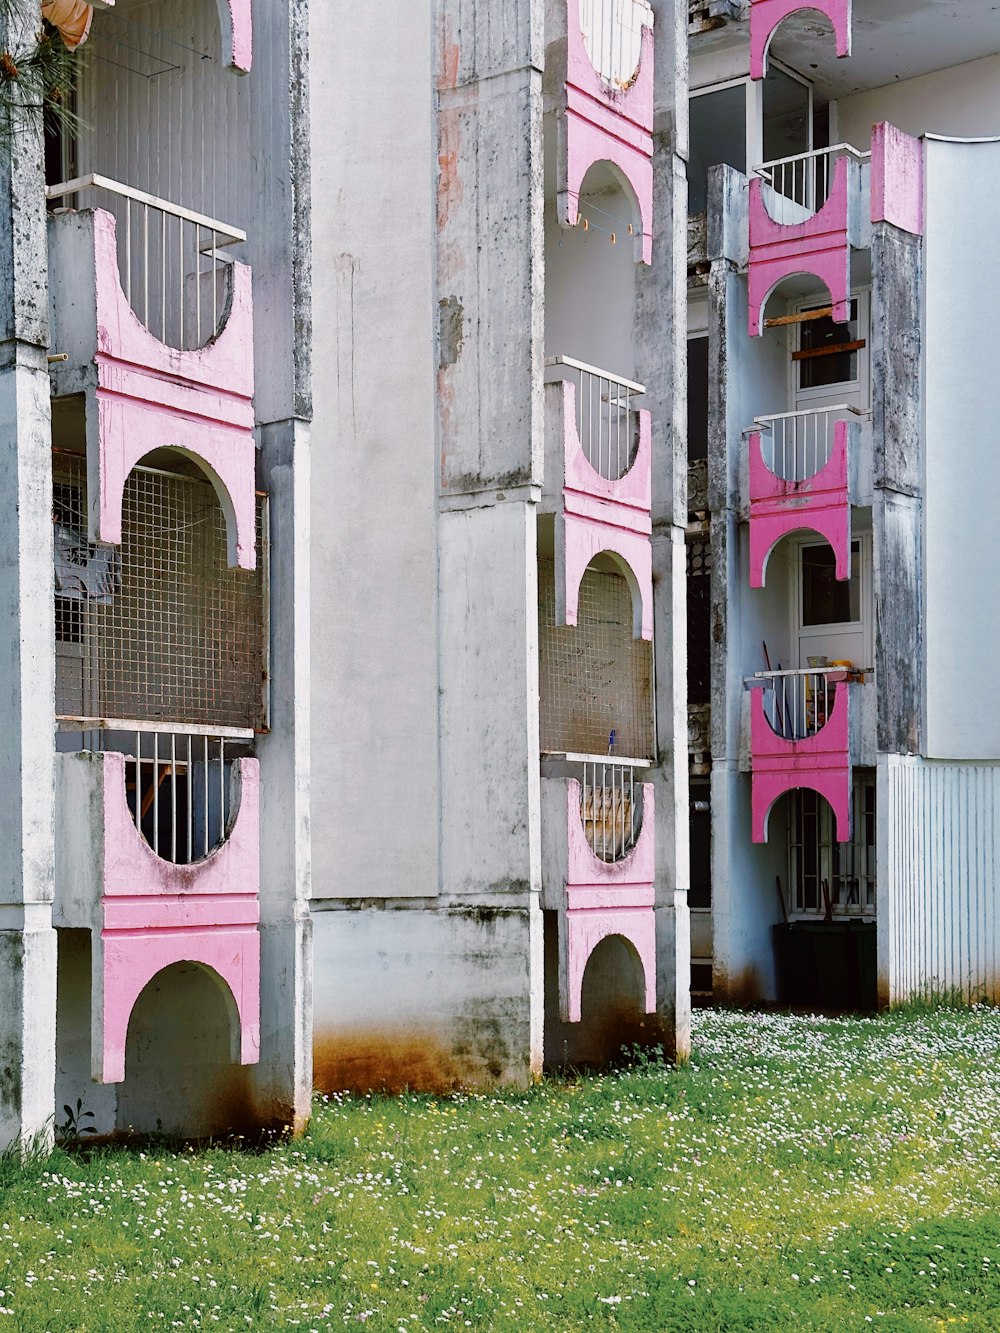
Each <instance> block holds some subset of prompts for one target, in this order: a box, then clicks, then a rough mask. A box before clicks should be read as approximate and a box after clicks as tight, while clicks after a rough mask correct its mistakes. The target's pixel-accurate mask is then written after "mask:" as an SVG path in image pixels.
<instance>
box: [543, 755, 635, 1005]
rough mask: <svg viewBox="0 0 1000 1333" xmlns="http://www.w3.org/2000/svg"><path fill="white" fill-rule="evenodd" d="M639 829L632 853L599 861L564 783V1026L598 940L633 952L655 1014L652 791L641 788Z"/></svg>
mask: <svg viewBox="0 0 1000 1333" xmlns="http://www.w3.org/2000/svg"><path fill="white" fill-rule="evenodd" d="M642 792H643V798H642V799H643V819H642V828H641V829H640V832H639V837H638V839H637V841H636V845H635V847H634V848H633V850H632V851H631V853H630V854H629V855H628V856H626V857H624V858H623V859H622V860H621V861H612V862H609V861H602V860H601V858H600V857H598V856H595V855H594V853H593V852H592V851H591V850H590V848H589V846H588V845H587V841H586V838H585V836H584V831H583V823H582V821H581V819H580V795H581V788H580V783H579V782H577V781H575V780H574V779H570V781H568V782H567V784H566V832H567V839H568V848H569V862H568V870H567V883H566V911H565V913H564V914H563V915H562V918H561V947H562V948H563V949H564V955H563V962H564V967H563V969H562V971H563V975H564V977H565V987H564V991H563V994H562V996H561V1011H562V1017H563V1021H564V1022H568V1023H579V1022H580V1020H581V1018H582V1000H583V977H584V973H585V972H586V970H587V963H588V961H589V960H590V956H591V954H592V953H593V952H594V950H595V949H596V948H597V946H598V944H600V943H601V941H602V940H605V939H608V938H609V937H610V936H612V935H620V936H622V938H623V939H626V940H628V942H629V943H630V944H631V945H632V947H633V949H634V950H635V952H636V955H637V957H638V959H639V962H640V964H641V966H642V970H643V980H644V987H645V1006H646V1013H653V1012H654V1011H655V1009H656V919H655V916H654V913H653V904H654V900H655V890H654V876H655V855H654V838H653V829H654V822H655V800H654V794H653V787H652V785H650V784H648V783H647V784H644V785H643V788H642Z"/></svg>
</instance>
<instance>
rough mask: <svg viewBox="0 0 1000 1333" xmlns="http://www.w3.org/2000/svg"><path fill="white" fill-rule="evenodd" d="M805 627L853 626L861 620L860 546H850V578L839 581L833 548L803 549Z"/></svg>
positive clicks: (807, 547) (853, 544)
mask: <svg viewBox="0 0 1000 1333" xmlns="http://www.w3.org/2000/svg"><path fill="white" fill-rule="evenodd" d="M801 586H802V624H803V626H807V625H853V624H857V623H858V622H859V621H860V620H861V543H860V542H858V541H855V542H851V574H850V578H848V579H846V580H843V581H842V580H839V579H838V578H837V557H836V555H835V553H834V550H833V547H832V546H828V545H826V543H824V544H823V545H822V546H803V547H802V580H801Z"/></svg>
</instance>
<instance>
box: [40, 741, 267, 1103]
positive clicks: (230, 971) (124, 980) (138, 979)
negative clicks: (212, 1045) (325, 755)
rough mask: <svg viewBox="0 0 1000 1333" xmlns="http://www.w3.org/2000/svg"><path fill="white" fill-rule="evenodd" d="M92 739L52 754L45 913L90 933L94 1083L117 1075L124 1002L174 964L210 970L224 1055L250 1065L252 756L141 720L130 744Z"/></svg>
mask: <svg viewBox="0 0 1000 1333" xmlns="http://www.w3.org/2000/svg"><path fill="white" fill-rule="evenodd" d="M103 744H105V745H107V746H108V747H109V748H106V749H103V750H100V751H97V752H94V753H90V752H82V753H75V754H59V755H58V756H57V783H56V830H57V838H56V849H57V850H56V886H55V887H56V894H55V907H54V921H55V924H56V925H57V926H60V927H67V928H76V929H87V930H89V931H90V932H91V937H92V942H93V945H92V947H93V962H92V969H93V972H92V975H93V982H92V997H93V998H92V1045H91V1062H92V1072H93V1077H94V1079H95V1080H96V1081H97V1082H99V1083H119V1082H121V1081H122V1080H123V1079H124V1078H125V1075H126V1068H125V1047H126V1039H127V1035H128V1026H129V1019H130V1016H131V1013H132V1010H133V1008H134V1006H135V1003H136V1001H137V1000H138V998H139V995H140V994H141V992H142V991H143V989H144V988H145V987H146V986H147V985H148V984H149V982H150V981H152V980H153V978H154V977H155V976H157V974H158V973H160V972H162V971H163V970H164V969H165V968H167V967H170V966H172V965H173V964H175V963H182V962H188V963H195V964H197V965H199V966H200V967H202V968H204V969H205V971H206V972H208V973H209V974H210V975H211V976H212V977H214V979H215V980H216V982H217V983H218V985H219V987H220V988H221V990H222V992H223V994H224V996H225V998H226V1000H227V1003H228V1007H229V1010H230V1015H231V1022H230V1034H231V1039H232V1058H233V1061H234V1062H235V1063H240V1064H254V1063H256V1061H257V1059H258V1057H259V1049H260V937H259V934H258V922H259V919H260V910H259V892H260V835H259V825H260V795H259V774H258V766H257V761H256V760H255V759H252V758H249V757H246V756H244V757H237V755H238V751H239V749H240V748H241V747H240V745H239V743H238V741H236V740H235V739H233V738H232V737H230V738H229V739H227V738H226V737H225V736H215V737H211V738H210V737H208V736H207V735H194V736H192V735H190V734H188V735H177V734H175V733H168V734H165V733H161V732H159V731H157V730H156V729H154V728H150V727H146V728H144V729H142V730H139V731H137V732H133V733H132V736H131V739H128V738H127V737H126V736H125V735H124V733H119V734H118V735H115V734H114V733H105V734H104V736H103ZM116 744H117V745H118V746H119V747H120V748H118V749H112V748H110V746H112V745H116ZM244 748H245V747H244ZM227 754H228V755H229V756H231V757H229V758H227Z"/></svg>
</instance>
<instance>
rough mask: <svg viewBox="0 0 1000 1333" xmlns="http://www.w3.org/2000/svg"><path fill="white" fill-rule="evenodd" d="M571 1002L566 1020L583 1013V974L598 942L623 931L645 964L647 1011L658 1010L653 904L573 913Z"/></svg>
mask: <svg viewBox="0 0 1000 1333" xmlns="http://www.w3.org/2000/svg"><path fill="white" fill-rule="evenodd" d="M566 930H567V949H568V962H569V966H568V969H567V971H568V986H569V997H568V998H569V1005H568V1014H567V1017H566V1021H567V1022H570V1023H579V1022H580V1020H581V1019H582V1017H583V977H584V973H585V972H586V970H587V963H588V962H589V961H590V956H591V954H592V953H593V952H594V950H595V949H596V948H597V946H598V945H599V944H600V943H601V942H602V941H603V940H606V939H610V938H611V936H613V935H620V936H621V937H622V938H623V939H625V940H627V941H628V943H629V944H631V946H632V948H633V949H634V950H635V953H636V957H637V958H638V961H639V964H640V966H641V967H642V974H643V983H644V987H645V1005H646V1013H647V1014H652V1013H655V1012H656V921H655V918H654V916H653V909H652V907H648V908H639V909H632V908H618V909H613V910H610V911H606V912H601V913H599V914H592V913H589V912H588V913H579V914H573V913H571V914H570V915H569V916H568V917H567V921H566Z"/></svg>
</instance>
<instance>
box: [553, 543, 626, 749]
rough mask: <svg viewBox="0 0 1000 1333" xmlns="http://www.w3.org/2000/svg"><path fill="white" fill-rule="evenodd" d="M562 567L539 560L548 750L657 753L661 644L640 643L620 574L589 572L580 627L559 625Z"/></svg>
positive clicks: (582, 596)
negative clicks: (656, 652)
mask: <svg viewBox="0 0 1000 1333" xmlns="http://www.w3.org/2000/svg"><path fill="white" fill-rule="evenodd" d="M555 612H556V593H555V562H554V561H552V560H540V561H539V562H538V633H539V666H538V674H539V696H540V698H539V712H540V720H541V748H542V750H543V751H551V752H555V753H563V752H568V753H579V754H606V753H607V751H608V738H609V736H610V734H611V732H612V731H614V732H615V746H614V752H615V754H620V755H627V756H629V757H632V758H646V757H649V756H651V755H652V754H653V691H652V671H653V645H652V644H651V643H649V642H647V641H646V640H644V639H633V638H632V595H631V593H630V592H629V587H628V584H627V583H626V582H625V580H624V579H623V578H622V577H621V575H620V574H613V573H605V572H603V571H599V570H596V569H593V568H591V569H588V570H587V572H586V573H585V574H584V576H583V581H582V583H581V585H580V608H579V615H578V622H579V623H578V624H577V625H576V627H575V628H571V627H569V626H557V625H556V616H555Z"/></svg>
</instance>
